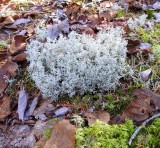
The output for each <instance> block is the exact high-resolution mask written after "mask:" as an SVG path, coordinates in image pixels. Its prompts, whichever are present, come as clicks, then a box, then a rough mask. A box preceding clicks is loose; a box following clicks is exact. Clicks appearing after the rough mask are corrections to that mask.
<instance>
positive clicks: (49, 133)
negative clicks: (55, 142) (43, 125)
mask: <svg viewBox="0 0 160 148" xmlns="http://www.w3.org/2000/svg"><path fill="white" fill-rule="evenodd" d="M51 134H52V128H47V129H46V130H44V131H43V135H44V137H45V138H46V139H47V140H48V139H49V138H50V137H51Z"/></svg>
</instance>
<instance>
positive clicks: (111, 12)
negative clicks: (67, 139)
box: [100, 10, 117, 21]
mask: <svg viewBox="0 0 160 148" xmlns="http://www.w3.org/2000/svg"><path fill="white" fill-rule="evenodd" d="M116 15H117V11H114V10H107V11H104V12H102V13H101V14H100V17H103V18H104V19H105V20H107V21H111V20H113V19H114V18H115V17H116Z"/></svg>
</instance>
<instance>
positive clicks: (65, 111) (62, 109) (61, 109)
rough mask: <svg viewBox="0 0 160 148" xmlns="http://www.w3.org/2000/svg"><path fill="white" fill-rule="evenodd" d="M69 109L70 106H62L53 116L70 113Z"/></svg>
mask: <svg viewBox="0 0 160 148" xmlns="http://www.w3.org/2000/svg"><path fill="white" fill-rule="evenodd" d="M68 111H69V108H68V107H61V108H59V109H57V110H56V111H55V112H54V114H55V115H54V116H53V117H58V116H63V115H65V114H66V113H68Z"/></svg>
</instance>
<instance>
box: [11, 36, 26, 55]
mask: <svg viewBox="0 0 160 148" xmlns="http://www.w3.org/2000/svg"><path fill="white" fill-rule="evenodd" d="M26 44H27V41H26V38H25V37H24V36H23V35H15V36H14V37H13V39H12V44H10V45H8V49H9V51H10V52H11V53H12V54H16V53H18V52H20V51H23V50H24V49H25V46H26Z"/></svg>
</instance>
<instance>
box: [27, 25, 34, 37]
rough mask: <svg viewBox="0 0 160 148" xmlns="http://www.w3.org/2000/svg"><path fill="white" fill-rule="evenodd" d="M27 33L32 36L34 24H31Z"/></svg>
mask: <svg viewBox="0 0 160 148" xmlns="http://www.w3.org/2000/svg"><path fill="white" fill-rule="evenodd" d="M27 33H28V35H29V36H31V34H33V33H34V26H33V25H31V26H29V27H28V29H27Z"/></svg>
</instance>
